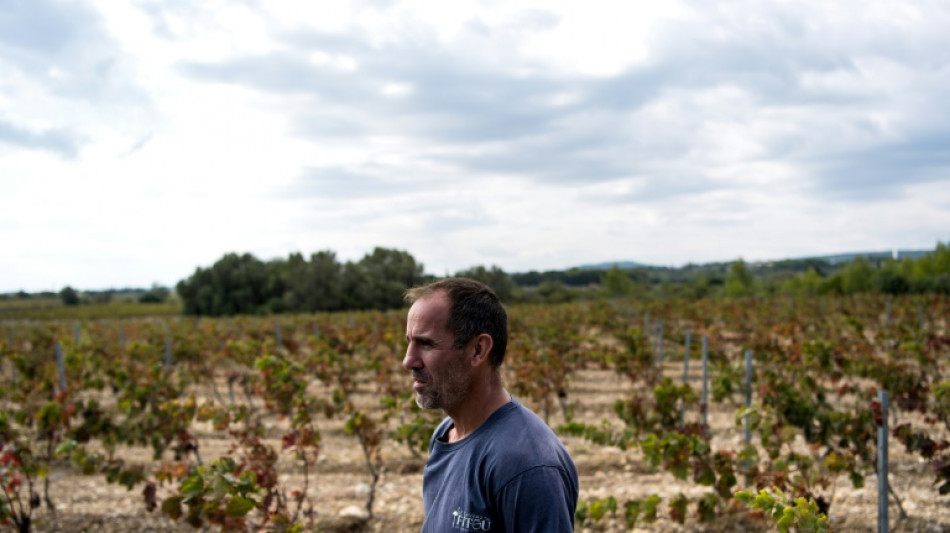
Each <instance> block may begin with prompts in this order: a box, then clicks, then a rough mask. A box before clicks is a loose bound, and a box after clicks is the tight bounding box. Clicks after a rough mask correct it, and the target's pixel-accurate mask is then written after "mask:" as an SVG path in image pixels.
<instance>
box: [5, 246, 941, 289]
mask: <svg viewBox="0 0 950 533" xmlns="http://www.w3.org/2000/svg"><path fill="white" fill-rule="evenodd" d="M935 249H936V245H935V247H934V248H933V249H913V250H912V249H903V248H901V249H897V248H895V249H893V250H879V251H861V252H841V253H833V254H827V255H822V256H809V255H806V256H802V257H785V258H772V259H757V260H748V259H745V258H742V257H736V258H733V259H729V260H725V261H709V262H703V263H684V264H680V265H653V264H645V263H640V262H637V261H630V260H623V261H603V262H598V263H584V264H580V265H573V266H568V267H565V268H559V269H558V268H555V269H545V270H540V269H528V270H520V271H517V272H509V271H507V270H506V271H505V273H506V274H508V275H519V274H527V273H530V272H540V273H544V272H567V271H570V270H575V269H578V270H585V269H591V270H595V269H608V268H610V267H611V266H612V265H623V264H633V265H635V266H632V267H622V268H630V269H636V268H646V269H650V268H658V269H661V268H669V269H682V268H686V267H687V266H699V267H702V266H709V265H723V264H730V263H732V262H735V261H738V260H742V261H744V262H745V263H746V264H748V265H750V266H751V267H755V266H756V265H762V264H770V263H775V262H779V261H804V260H808V259H819V260H825V261H832V259H836V258H839V257H846V258H847V257H849V258H852V259H853V258H857V257H878V256H882V255H889V256H891V257H894V256H895V255H898V257H896V258H895V259H906V258H910V259H914V258H916V257H919V256H920V255H925V254H928V253H931V252H933V251H934V250H935ZM235 253H237V252H235ZM291 253H294V252H291ZM903 254H907V255H909V257H902V255H903ZM238 255H243V253H239V254H238ZM255 257H256V256H255ZM305 257H306V256H305ZM257 259H259V260H261V261H271V260H285V259H286V257H282V258H270V259H265V258H261V257H257ZM845 260H847V259H845ZM211 266H212V264H208V265H201V266H198V267H195V269H198V268H210V267H211ZM477 266H484V267H486V268H491V267H492V265H470V266H469V267H466V268H473V267H477ZM424 267H425V265H423V268H424ZM462 270H465V269H462ZM192 274H194V271H192V273H191V274H188V276H185V277H183V278H181V279H179V280H178V281H182V280H185V279H187V278H189V277H190V276H191V275H192ZM425 274H426V275H435V276H437V277H438V275H436V274H434V273H432V272H425ZM453 275H454V274H453ZM178 281H176V282H175V283H173V284H171V285H158V286H159V287H163V288H167V289H170V290H172V291H174V290H175V285H177V283H178ZM153 286H155V284H154V283H150V284H147V285H128V286H122V287H105V288H86V287H79V286H74V285H70V284H66V285H64V286H62V287H58V288H56V289H49V290H38V291H26V290H14V291H0V295H4V296H9V295H15V294H18V293H26V294H50V293H52V294H56V293H59V292H60V291H61V290H63V289H65V288H66V287H70V288H72V289H73V290H76V291H77V292H80V293H87V292H88V293H105V292H120V293H121V292H139V291H147V290H149V289H151V288H153Z"/></svg>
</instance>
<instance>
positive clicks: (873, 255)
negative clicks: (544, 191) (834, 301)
mask: <svg viewBox="0 0 950 533" xmlns="http://www.w3.org/2000/svg"><path fill="white" fill-rule="evenodd" d="M930 253H933V250H892V251H889V252H853V253H843V254H834V255H820V256H809V257H796V258H788V259H783V260H782V261H807V260H816V259H817V260H819V261H828V262H829V263H831V264H832V265H837V264H840V263H847V262H849V261H854V259H855V258H857V257H864V258H865V259H878V260H880V259H888V258H891V257H896V258H897V259H917V258H918V257H921V256H924V255H927V254H930ZM737 259H738V258H737ZM775 261H777V260H775ZM775 261H768V260H761V261H755V262H756V263H770V262H775ZM730 262H731V261H727V262H726V263H730ZM713 264H717V265H718V264H723V263H722V262H720V261H712V262H709V263H705V265H713ZM614 265H616V266H617V267H619V268H622V269H632V268H660V267H659V266H658V265H650V264H646V263H638V262H636V261H605V262H603V263H592V264H586V265H579V266H575V267H572V268H571V269H569V270H607V269H609V268H611V267H613V266H614ZM694 266H699V267H702V266H704V265H703V264H699V265H694Z"/></svg>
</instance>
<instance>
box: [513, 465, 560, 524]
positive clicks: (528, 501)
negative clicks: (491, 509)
mask: <svg viewBox="0 0 950 533" xmlns="http://www.w3.org/2000/svg"><path fill="white" fill-rule="evenodd" d="M572 485H573V483H572V482H571V479H570V476H569V475H568V474H567V473H566V472H564V471H563V470H562V469H560V468H557V467H554V466H539V467H535V468H532V469H530V470H527V471H525V472H523V473H521V474H519V475H518V476H516V477H515V478H514V479H512V480H511V481H510V482H508V483H507V484H506V485H505V486H504V487H503V488H502V489H501V492H500V493H499V495H498V507H497V508H498V509H500V510H501V516H500V517H499V518H500V519H501V520H502V522H503V523H504V524H505V529H504V530H505V531H517V532H519V533H522V532H524V533H569V532H572V531H574V508H575V507H576V505H577V497H576V494H577V488H576V487H573V486H572Z"/></svg>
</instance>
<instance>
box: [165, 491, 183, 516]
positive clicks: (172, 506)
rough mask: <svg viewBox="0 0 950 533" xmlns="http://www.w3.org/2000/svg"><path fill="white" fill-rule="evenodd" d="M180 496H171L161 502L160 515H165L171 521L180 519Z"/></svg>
mask: <svg viewBox="0 0 950 533" xmlns="http://www.w3.org/2000/svg"><path fill="white" fill-rule="evenodd" d="M181 500H182V498H181V496H171V497H169V498H165V501H163V502H162V514H164V515H167V516H168V517H169V518H171V519H172V520H178V519H179V518H181V515H182V512H181Z"/></svg>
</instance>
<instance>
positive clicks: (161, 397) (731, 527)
mask: <svg viewBox="0 0 950 533" xmlns="http://www.w3.org/2000/svg"><path fill="white" fill-rule="evenodd" d="M509 312H510V320H511V322H510V329H511V334H510V337H511V341H510V343H509V348H508V356H507V359H506V363H505V365H504V366H503V367H502V368H503V375H504V377H505V381H506V384H507V386H508V388H509V390H510V391H511V392H512V393H513V394H514V395H515V396H516V397H517V398H518V399H519V400H520V401H521V402H522V403H524V404H526V405H528V406H529V407H531V408H533V409H534V410H535V411H536V412H538V413H539V414H540V415H541V416H542V417H543V418H544V419H545V420H546V421H547V422H548V423H549V424H550V425H551V427H552V428H554V429H555V431H556V432H557V433H558V434H559V435H560V436H561V438H562V439H563V440H564V442H565V443H566V445H567V447H568V450H569V451H570V452H571V454H572V456H573V457H574V460H575V462H576V463H577V467H578V472H579V474H580V483H581V493H580V501H581V503H580V505H579V507H578V510H577V514H576V521H577V530H578V531H627V530H636V531H736V530H740V529H741V530H743V531H776V530H787V529H788V528H789V527H794V528H798V530H800V531H823V530H833V531H878V524H877V513H878V507H877V503H878V490H877V487H878V480H879V479H881V478H880V477H879V475H878V472H877V466H876V465H877V464H878V463H877V453H878V450H879V447H880V444H879V441H878V429H879V428H881V427H886V428H887V434H888V435H889V438H890V450H889V454H888V455H889V459H890V466H889V469H888V470H889V472H888V477H887V479H888V480H889V491H888V492H889V497H888V501H889V506H888V510H889V516H890V520H889V522H890V530H892V531H921V532H935V531H950V507H948V502H947V498H950V496H945V494H947V493H950V442H948V440H950V369H948V363H950V331H948V323H947V320H948V319H947V317H948V314H950V313H948V312H950V300H948V299H947V298H946V297H941V296H914V297H910V296H908V297H885V296H876V295H875V296H869V295H864V296H855V297H848V298H841V297H837V298H835V297H814V298H800V299H792V298H785V297H782V298H774V299H761V298H760V299H734V300H727V299H706V300H698V301H680V300H662V299H657V300H652V301H647V302H642V301H634V300H622V299H621V300H611V301H590V302H575V303H568V304H558V305H543V306H542V305H520V306H514V307H512V308H510V310H509ZM404 332H405V312H404V311H403V312H386V313H383V312H362V313H334V314H316V315H293V316H283V315H278V316H271V317H238V318H215V319H208V318H200V319H198V318H161V319H158V318H151V319H149V318H134V319H123V320H116V319H97V320H88V321H82V322H71V321H52V320H50V321H6V322H4V323H3V325H2V329H0V334H2V335H3V338H0V346H2V352H0V403H2V410H0V444H2V455H0V484H2V487H3V494H2V496H0V497H2V500H0V530H2V531H7V530H9V531H17V530H19V531H24V532H25V531H83V530H88V531H194V530H200V531H220V530H226V531H262V530H263V531H380V532H382V531H386V532H410V531H418V530H419V529H420V527H421V524H422V518H423V517H422V503H421V502H422V497H421V496H422V493H421V484H422V468H423V466H424V464H425V454H426V450H427V443H428V438H429V435H430V433H431V431H432V429H433V428H434V427H435V425H436V424H437V423H438V421H439V419H440V418H441V413H432V412H424V411H420V410H419V409H418V408H417V407H416V406H415V403H414V401H413V399H412V395H411V387H410V380H409V379H408V377H407V372H406V371H405V370H404V369H402V367H401V366H400V364H401V361H402V357H403V354H404V351H405V341H404ZM882 390H884V391H886V392H887V394H888V397H889V398H890V400H889V405H882V404H881V402H880V401H879V392H880V391H882ZM737 493H738V495H739V496H738V497H737ZM796 499H797V500H796ZM825 517H827V520H826V518H825Z"/></svg>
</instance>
